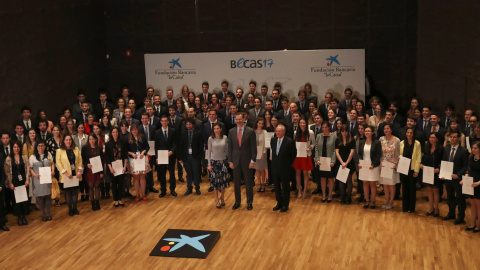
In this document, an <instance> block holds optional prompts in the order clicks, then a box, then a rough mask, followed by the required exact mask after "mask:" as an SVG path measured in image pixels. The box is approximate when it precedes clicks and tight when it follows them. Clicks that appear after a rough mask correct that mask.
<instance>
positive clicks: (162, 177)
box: [156, 155, 177, 194]
mask: <svg viewBox="0 0 480 270" xmlns="http://www.w3.org/2000/svg"><path fill="white" fill-rule="evenodd" d="M172 156H173V155H172ZM172 156H170V157H169V158H168V164H159V165H156V170H157V180H158V182H159V183H160V192H161V193H163V194H165V193H166V192H167V170H168V174H169V176H170V179H169V181H168V182H169V184H170V191H175V188H176V186H177V183H176V179H175V158H172Z"/></svg>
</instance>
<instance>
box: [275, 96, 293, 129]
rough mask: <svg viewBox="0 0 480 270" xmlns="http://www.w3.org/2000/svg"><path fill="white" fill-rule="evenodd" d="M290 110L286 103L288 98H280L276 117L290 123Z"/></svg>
mask: <svg viewBox="0 0 480 270" xmlns="http://www.w3.org/2000/svg"><path fill="white" fill-rule="evenodd" d="M291 113H292V112H291V111H290V106H289V104H288V100H287V99H284V100H282V109H281V110H279V111H278V112H277V115H276V116H277V119H278V120H284V121H285V122H286V123H288V124H289V125H291V124H292V114H291Z"/></svg>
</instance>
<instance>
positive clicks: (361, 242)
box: [0, 179, 480, 269]
mask: <svg viewBox="0 0 480 270" xmlns="http://www.w3.org/2000/svg"><path fill="white" fill-rule="evenodd" d="M156 187H157V188H158V184H157V185H156ZM201 187H202V188H201V191H202V195H201V196H196V195H193V194H192V195H190V196H188V197H184V196H183V193H184V192H185V190H186V185H185V183H178V186H177V192H178V194H179V196H178V197H176V198H175V197H172V196H171V195H170V194H168V195H167V196H166V197H164V198H158V196H157V195H156V194H153V193H151V194H150V195H149V201H148V202H143V201H142V202H139V203H135V202H133V201H130V200H126V201H125V202H126V207H124V208H114V207H113V205H112V204H111V202H110V201H107V200H103V201H102V202H101V206H102V209H101V210H100V211H96V212H92V211H91V208H90V204H89V203H85V202H83V203H80V207H79V210H80V213H81V214H80V215H79V216H75V217H70V216H68V213H67V212H68V210H67V207H66V206H65V205H63V206H62V207H54V208H53V210H52V213H53V221H50V222H42V221H41V218H40V213H39V211H34V212H33V213H32V214H30V216H28V221H29V225H28V226H23V227H19V226H18V225H16V217H13V216H11V215H9V216H8V218H9V223H8V226H9V227H10V229H11V231H10V232H0V254H1V255H0V269H107V268H108V269H254V268H255V269H479V268H480V266H479V265H480V263H479V262H480V259H479V257H478V251H479V250H480V233H479V234H474V233H472V232H466V231H465V230H464V228H465V226H464V225H460V226H455V225H453V222H451V221H448V222H444V221H442V220H441V219H440V218H433V217H427V216H425V212H426V210H427V209H426V208H427V202H426V201H425V200H424V199H423V196H424V195H425V191H420V192H418V193H417V198H418V200H417V205H418V207H417V212H416V213H414V214H408V213H403V212H402V211H401V201H396V205H395V209H394V210H389V211H385V210H382V209H379V208H380V207H377V209H375V210H365V209H363V208H362V205H360V204H355V203H354V204H352V205H348V206H344V205H340V204H339V202H338V200H334V202H333V203H331V204H327V203H322V202H321V197H320V196H317V195H309V196H308V197H307V198H303V199H299V198H296V197H294V196H293V193H292V200H291V204H290V205H291V207H290V210H289V211H288V212H287V213H279V212H273V211H272V208H273V206H274V205H275V199H274V193H271V192H270V189H271V188H267V192H265V193H255V199H254V204H253V207H254V209H253V210H252V211H247V209H246V203H245V192H243V194H242V196H243V197H242V199H243V200H242V206H241V208H240V209H238V210H236V211H233V210H231V207H232V205H233V202H234V195H233V186H232V187H230V188H228V189H227V193H226V203H227V205H226V207H225V208H222V209H217V208H215V203H214V196H213V193H208V192H207V189H208V184H207V181H206V179H204V181H203V182H202V183H201ZM313 188H314V185H313V184H312V183H310V190H313ZM382 202H383V197H380V198H379V201H377V206H380V205H381V203H382ZM469 211H470V208H469V207H468V208H467V212H468V214H467V221H469V218H470V213H469ZM446 212H447V206H446V204H445V203H442V205H441V214H442V215H444V214H446ZM169 228H176V229H198V230H219V231H221V238H220V240H219V242H218V243H217V244H216V246H215V247H214V248H213V250H212V252H211V253H210V255H209V256H208V258H207V259H205V260H202V259H183V258H165V257H150V256H149V253H150V251H151V250H152V249H153V248H154V247H155V245H156V244H157V242H158V241H159V240H160V237H161V236H162V235H163V234H164V232H165V231H166V230H167V229H169Z"/></svg>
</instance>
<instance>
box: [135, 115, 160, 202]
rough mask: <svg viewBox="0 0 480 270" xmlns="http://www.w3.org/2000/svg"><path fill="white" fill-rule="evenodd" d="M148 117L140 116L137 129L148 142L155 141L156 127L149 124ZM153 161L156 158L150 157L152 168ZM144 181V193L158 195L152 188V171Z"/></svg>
mask: <svg viewBox="0 0 480 270" xmlns="http://www.w3.org/2000/svg"><path fill="white" fill-rule="evenodd" d="M149 120H150V116H149V115H148V114H147V113H144V114H142V118H141V121H142V124H141V125H140V126H139V127H138V133H140V134H142V135H143V136H145V139H147V141H148V142H150V141H154V140H155V131H156V127H155V126H153V125H150V124H149ZM155 159H156V156H155V155H152V156H151V159H150V166H151V167H153V166H154V165H155ZM145 178H146V180H147V187H146V189H145V190H146V191H147V192H153V193H158V190H157V189H156V188H154V187H153V185H154V183H153V171H150V172H148V173H147V175H146V177H145Z"/></svg>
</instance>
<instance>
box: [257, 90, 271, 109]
mask: <svg viewBox="0 0 480 270" xmlns="http://www.w3.org/2000/svg"><path fill="white" fill-rule="evenodd" d="M259 98H260V100H261V101H262V109H265V103H266V102H267V101H268V100H270V101H271V100H272V98H271V97H269V96H268V86H267V85H266V84H263V85H262V87H261V88H260V96H259Z"/></svg>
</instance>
